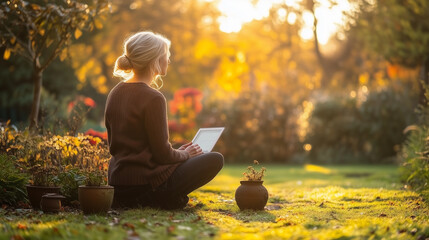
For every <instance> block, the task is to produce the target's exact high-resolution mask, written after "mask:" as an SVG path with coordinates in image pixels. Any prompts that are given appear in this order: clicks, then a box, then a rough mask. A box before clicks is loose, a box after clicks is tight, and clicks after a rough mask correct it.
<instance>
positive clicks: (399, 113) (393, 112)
mask: <svg viewBox="0 0 429 240" xmlns="http://www.w3.org/2000/svg"><path fill="white" fill-rule="evenodd" d="M410 98H411V96H409V94H407V93H404V92H401V91H398V90H395V89H393V88H385V89H382V90H379V91H371V92H369V93H368V94H365V93H364V94H363V95H362V93H360V95H359V96H358V97H350V96H345V97H344V96H341V97H337V98H336V97H333V98H327V100H325V101H320V102H317V103H316V104H315V107H314V110H313V112H312V113H311V117H310V120H309V128H310V129H309V130H308V134H307V136H306V139H305V141H304V143H305V144H309V146H310V147H309V148H310V149H307V150H308V151H309V157H310V161H315V162H320V163H353V162H354V163H362V162H366V163H382V162H392V161H394V157H395V156H396V154H397V152H398V151H399V148H400V147H399V145H400V144H401V143H402V142H403V141H404V140H405V138H404V136H403V135H402V130H403V129H405V127H406V126H407V125H409V124H411V123H413V122H414V121H415V118H414V114H413V112H412V108H413V102H412V101H411V100H410ZM411 99H412V98H411Z"/></svg>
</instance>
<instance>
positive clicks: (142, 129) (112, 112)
mask: <svg viewBox="0 0 429 240" xmlns="http://www.w3.org/2000/svg"><path fill="white" fill-rule="evenodd" d="M104 115H105V123H106V128H107V135H108V143H109V150H110V154H111V155H112V158H111V159H110V162H109V170H108V179H109V180H108V182H109V185H112V186H127V185H128V186H129V185H145V184H150V185H151V186H152V187H153V188H156V187H157V186H159V185H161V184H162V183H163V182H165V181H166V180H167V179H168V177H169V176H170V175H171V174H172V173H173V171H174V170H175V169H176V168H177V166H178V165H179V164H180V163H181V162H183V161H186V160H187V159H188V158H189V154H188V152H186V151H184V150H175V149H173V148H172V147H171V144H170V142H169V134H168V125H167V108H166V100H165V97H164V96H163V95H162V93H160V92H159V91H157V90H155V89H153V88H151V87H150V86H148V85H147V84H145V83H142V82H139V83H125V82H120V83H119V84H118V85H116V86H115V87H114V88H113V89H112V90H111V91H110V93H109V95H108V97H107V102H106V109H105V114H104Z"/></svg>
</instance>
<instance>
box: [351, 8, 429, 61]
mask: <svg viewBox="0 0 429 240" xmlns="http://www.w3.org/2000/svg"><path fill="white" fill-rule="evenodd" d="M359 3H360V4H359V5H360V6H359V12H358V13H357V14H356V15H355V16H354V17H355V20H356V21H355V23H356V24H355V25H356V27H357V29H358V31H359V34H358V36H359V37H361V38H362V39H363V40H364V42H365V43H366V44H367V45H368V46H369V47H370V49H372V50H373V51H375V52H378V53H380V54H381V55H383V56H384V57H385V58H386V59H388V60H389V61H391V62H396V63H400V64H402V65H405V66H418V65H420V64H422V63H423V62H424V60H425V59H427V56H428V55H429V22H428V21H426V19H427V17H428V15H429V3H428V1H426V0H408V1H405V2H404V1H401V0H377V1H375V2H374V1H368V0H362V1H359ZM386 43H389V44H386Z"/></svg>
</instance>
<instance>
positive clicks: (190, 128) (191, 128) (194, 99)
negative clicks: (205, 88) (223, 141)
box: [168, 88, 203, 143]
mask: <svg viewBox="0 0 429 240" xmlns="http://www.w3.org/2000/svg"><path fill="white" fill-rule="evenodd" d="M202 98H203V95H202V92H201V91H200V90H198V89H196V88H182V89H180V90H178V91H176V92H175V93H174V97H173V99H172V100H171V101H170V102H169V108H170V111H169V113H170V117H169V120H168V128H169V130H170V132H171V139H172V141H173V142H177V143H185V142H186V141H189V139H191V138H192V137H193V134H194V133H195V130H196V129H195V128H196V118H197V116H198V114H199V113H200V112H201V110H202V103H201V101H202Z"/></svg>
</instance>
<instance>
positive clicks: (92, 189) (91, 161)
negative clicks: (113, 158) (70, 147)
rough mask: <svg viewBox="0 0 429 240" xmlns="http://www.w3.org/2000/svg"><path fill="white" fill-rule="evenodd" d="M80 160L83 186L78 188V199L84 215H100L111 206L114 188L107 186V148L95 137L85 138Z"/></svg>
mask: <svg viewBox="0 0 429 240" xmlns="http://www.w3.org/2000/svg"><path fill="white" fill-rule="evenodd" d="M82 142H83V144H85V143H86V144H88V143H89V145H88V146H87V147H84V148H83V149H82V150H83V151H84V152H85V154H83V155H82V158H81V159H80V169H81V171H82V172H81V173H82V175H83V176H84V185H81V186H79V189H78V198H79V202H80V207H81V209H82V211H83V212H84V213H85V214H102V213H107V211H108V210H109V209H110V207H111V206H112V202H113V193H114V188H113V187H112V186H108V185H107V162H108V159H109V156H110V155H109V153H108V151H107V147H106V146H105V144H103V142H101V140H100V139H99V138H97V137H92V136H85V139H84V140H82Z"/></svg>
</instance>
